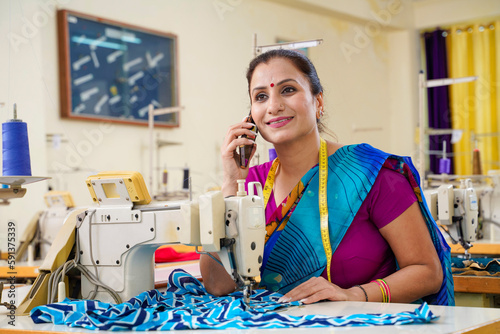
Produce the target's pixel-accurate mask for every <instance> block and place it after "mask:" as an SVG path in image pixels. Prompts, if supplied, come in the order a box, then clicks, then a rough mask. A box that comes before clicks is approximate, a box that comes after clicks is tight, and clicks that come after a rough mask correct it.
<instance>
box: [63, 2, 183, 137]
mask: <svg viewBox="0 0 500 334" xmlns="http://www.w3.org/2000/svg"><path fill="white" fill-rule="evenodd" d="M58 33H59V70H60V78H59V79H60V95H61V116H62V117H64V118H73V119H85V120H97V121H103V120H105V121H114V122H120V123H129V124H147V122H148V105H149V104H153V105H154V106H155V108H165V107H173V106H177V105H178V91H177V64H176V58H177V56H176V55H177V37H176V36H175V35H172V34H167V33H160V32H156V31H152V30H148V29H143V28H139V27H135V26H131V25H128V24H124V23H120V22H116V21H111V20H106V19H102V18H98V17H93V16H89V15H85V14H80V13H76V12H71V11H66V10H60V11H58ZM155 126H167V127H175V126H179V115H178V113H173V114H168V115H161V116H155Z"/></svg>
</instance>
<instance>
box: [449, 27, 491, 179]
mask: <svg viewBox="0 0 500 334" xmlns="http://www.w3.org/2000/svg"><path fill="white" fill-rule="evenodd" d="M448 37H449V38H448V39H447V43H448V46H447V48H448V66H449V76H450V77H451V78H460V77H467V76H477V77H478V80H476V81H473V82H470V83H458V84H453V85H451V86H450V108H451V118H452V127H453V129H460V130H463V135H462V138H461V140H460V141H458V142H457V143H455V144H454V146H453V152H454V154H455V156H454V163H455V173H456V174H458V175H471V174H472V156H473V150H474V149H475V148H477V149H479V152H480V156H481V166H482V172H483V174H486V173H487V171H488V170H491V169H500V159H499V148H500V136H499V132H500V95H499V94H500V89H499V85H500V81H499V80H500V21H495V22H493V23H490V24H487V25H480V24H476V25H473V26H459V25H456V26H452V27H451V29H450V33H449V36H448Z"/></svg>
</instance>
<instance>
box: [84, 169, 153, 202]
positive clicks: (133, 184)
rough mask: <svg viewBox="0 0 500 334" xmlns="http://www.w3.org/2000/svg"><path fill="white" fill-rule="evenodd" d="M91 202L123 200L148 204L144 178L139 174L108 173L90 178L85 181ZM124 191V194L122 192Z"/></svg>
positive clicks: (126, 172) (148, 197)
mask: <svg viewBox="0 0 500 334" xmlns="http://www.w3.org/2000/svg"><path fill="white" fill-rule="evenodd" d="M86 183H87V188H88V189H89V191H90V195H91V196H92V200H93V201H94V202H95V203H98V204H100V203H101V202H103V201H104V200H107V199H120V198H122V199H123V198H124V197H125V198H124V199H125V200H126V201H131V202H133V203H135V204H149V203H150V202H151V196H150V195H149V192H148V189H147V187H146V183H145V182H144V178H143V177H142V175H141V173H139V172H128V171H110V172H100V173H98V174H97V175H92V176H90V177H89V178H88V179H87V181H86ZM123 189H126V194H123V192H122V190H123Z"/></svg>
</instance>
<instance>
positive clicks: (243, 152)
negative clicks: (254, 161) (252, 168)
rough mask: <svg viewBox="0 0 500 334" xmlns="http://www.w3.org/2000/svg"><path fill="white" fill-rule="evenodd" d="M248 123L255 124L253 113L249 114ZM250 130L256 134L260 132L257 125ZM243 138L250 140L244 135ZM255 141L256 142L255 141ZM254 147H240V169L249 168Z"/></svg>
mask: <svg viewBox="0 0 500 334" xmlns="http://www.w3.org/2000/svg"><path fill="white" fill-rule="evenodd" d="M247 122H249V123H254V121H253V119H252V114H251V113H250V114H248V120H247ZM250 130H252V131H253V132H255V133H258V132H259V130H258V129H257V126H255V125H254V126H253V127H252V128H251V129H250ZM241 137H242V138H248V136H247V135H243V136H241ZM256 138H257V137H256ZM254 141H255V139H254ZM254 145H255V144H254ZM254 145H241V146H240V147H239V152H238V153H239V155H240V161H239V164H240V168H247V167H248V164H249V163H250V155H251V154H252V150H253V147H254Z"/></svg>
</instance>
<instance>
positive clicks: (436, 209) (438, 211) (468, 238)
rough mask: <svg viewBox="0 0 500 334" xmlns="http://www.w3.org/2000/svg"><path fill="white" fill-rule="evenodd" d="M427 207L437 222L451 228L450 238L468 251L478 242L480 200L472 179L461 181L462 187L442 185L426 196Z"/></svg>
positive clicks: (449, 231)
mask: <svg viewBox="0 0 500 334" xmlns="http://www.w3.org/2000/svg"><path fill="white" fill-rule="evenodd" d="M426 200H427V205H428V206H429V209H430V211H431V214H432V216H433V217H434V219H435V220H439V223H440V224H441V225H444V226H447V227H448V228H449V230H448V231H447V232H448V236H449V237H450V238H451V239H452V241H453V242H454V243H457V241H456V240H455V238H457V239H458V242H459V243H460V244H461V245H462V247H463V248H464V249H465V254H466V256H470V254H468V252H467V250H468V249H469V248H470V247H472V245H471V242H473V241H476V236H477V231H478V212H479V207H478V199H477V194H476V190H475V189H474V188H473V186H472V181H471V180H470V179H466V180H461V183H460V187H459V188H455V189H453V185H448V184H445V185H441V186H440V187H439V188H438V189H437V190H434V191H431V192H428V193H427V194H426Z"/></svg>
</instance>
